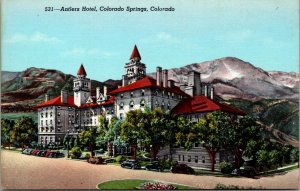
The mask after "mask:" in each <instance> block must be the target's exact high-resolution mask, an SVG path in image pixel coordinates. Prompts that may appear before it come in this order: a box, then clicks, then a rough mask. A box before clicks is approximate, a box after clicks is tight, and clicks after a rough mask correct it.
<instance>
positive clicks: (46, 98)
mask: <svg viewBox="0 0 300 191" xmlns="http://www.w3.org/2000/svg"><path fill="white" fill-rule="evenodd" d="M46 101H49V94H45V102H46Z"/></svg>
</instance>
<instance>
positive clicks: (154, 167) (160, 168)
mask: <svg viewBox="0 0 300 191" xmlns="http://www.w3.org/2000/svg"><path fill="white" fill-rule="evenodd" d="M145 168H146V170H155V171H159V172H161V171H163V170H164V168H163V166H162V165H161V164H159V162H152V163H150V164H147V165H146V167H145Z"/></svg>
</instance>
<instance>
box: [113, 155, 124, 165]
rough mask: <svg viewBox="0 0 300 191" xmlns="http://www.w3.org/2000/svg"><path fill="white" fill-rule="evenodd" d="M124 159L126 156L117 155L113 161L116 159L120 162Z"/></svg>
mask: <svg viewBox="0 0 300 191" xmlns="http://www.w3.org/2000/svg"><path fill="white" fill-rule="evenodd" d="M124 160H126V158H125V157H124V156H122V155H119V156H117V157H116V158H115V161H116V162H117V163H121V162H123V161H124Z"/></svg>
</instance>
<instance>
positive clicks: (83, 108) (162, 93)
mask: <svg viewBox="0 0 300 191" xmlns="http://www.w3.org/2000/svg"><path fill="white" fill-rule="evenodd" d="M124 71H125V74H124V75H123V76H122V86H121V87H119V88H117V89H115V90H113V91H111V92H107V88H106V87H105V86H104V87H103V91H102V92H101V91H100V89H101V88H100V87H97V88H96V92H95V94H96V96H91V95H92V92H91V80H90V79H89V78H87V77H86V76H87V73H86V71H85V69H84V66H83V65H81V66H80V68H79V70H78V72H77V78H76V79H74V81H73V82H74V86H73V92H66V91H64V90H62V91H61V95H60V96H58V97H56V98H54V99H51V100H48V99H46V101H45V102H44V103H42V104H39V105H38V106H37V108H38V142H39V143H40V144H42V145H47V144H49V143H56V144H59V145H61V144H62V141H63V138H64V136H65V135H66V134H71V135H76V134H78V133H79V132H80V131H81V130H83V129H85V128H87V127H91V126H98V125H99V122H98V118H99V116H100V115H102V114H104V115H105V116H106V118H107V119H108V120H110V118H111V117H112V116H115V117H117V118H119V119H124V118H125V117H126V113H127V112H129V111H131V110H135V109H141V110H142V111H143V110H144V109H145V107H148V108H149V109H150V110H152V109H154V108H157V107H160V108H161V109H163V110H168V111H171V112H172V113H175V114H178V115H182V116H184V117H186V118H187V119H189V120H190V121H191V122H198V121H199V119H200V118H202V117H203V116H204V115H205V114H206V113H208V112H213V111H217V110H221V111H224V112H227V113H230V114H232V115H236V116H238V115H243V114H244V113H243V112H241V111H239V110H237V109H235V108H233V107H231V106H229V105H226V104H222V103H219V102H217V101H215V100H214V88H213V87H212V86H211V85H210V84H204V83H202V82H201V74H200V73H198V72H196V71H190V72H189V73H188V79H187V83H185V84H179V85H175V84H176V83H175V82H174V81H173V80H172V79H170V78H169V76H168V70H163V69H162V68H161V67H157V68H156V78H155V79H154V78H152V77H150V76H147V75H146V66H145V64H144V63H142V62H141V55H140V53H139V51H138V49H137V47H136V46H134V48H133V51H132V54H131V56H130V62H129V63H126V64H125V66H124ZM46 97H47V96H46ZM157 156H158V158H165V159H166V158H168V159H170V158H172V159H175V160H178V161H179V162H180V163H187V164H189V165H191V166H194V167H204V168H205V167H208V166H210V161H209V158H208V153H207V151H206V150H205V148H204V147H203V146H201V144H196V145H195V146H194V147H193V148H192V149H191V150H190V151H185V150H184V149H183V148H161V150H160V151H159V153H158V155H157ZM230 156H231V155H230V154H228V153H227V152H226V151H220V152H219V153H217V156H216V161H215V162H216V167H218V164H219V162H220V161H223V160H227V161H231V160H233V159H232V157H230Z"/></svg>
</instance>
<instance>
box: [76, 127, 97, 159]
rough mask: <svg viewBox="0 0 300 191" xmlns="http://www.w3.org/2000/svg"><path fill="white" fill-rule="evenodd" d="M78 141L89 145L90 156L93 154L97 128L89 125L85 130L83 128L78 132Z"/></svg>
mask: <svg viewBox="0 0 300 191" xmlns="http://www.w3.org/2000/svg"><path fill="white" fill-rule="evenodd" d="M79 137H80V142H81V143H82V144H83V145H85V146H87V145H89V148H90V151H91V156H92V157H93V156H94V152H93V151H94V146H95V143H96V137H97V128H96V127H90V128H89V129H87V130H83V131H81V132H80V134H79Z"/></svg>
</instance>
